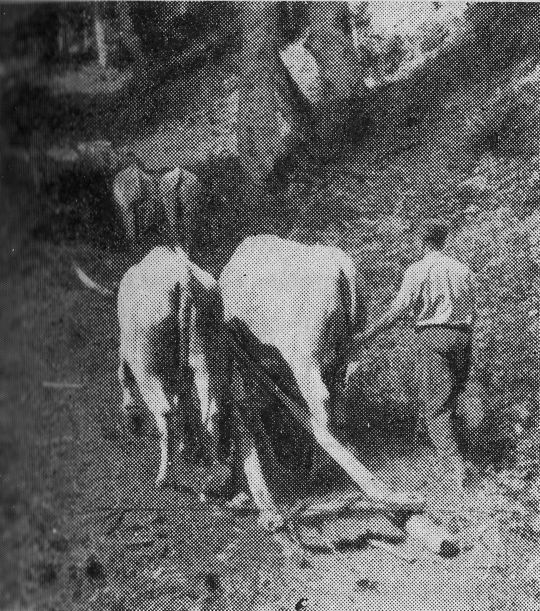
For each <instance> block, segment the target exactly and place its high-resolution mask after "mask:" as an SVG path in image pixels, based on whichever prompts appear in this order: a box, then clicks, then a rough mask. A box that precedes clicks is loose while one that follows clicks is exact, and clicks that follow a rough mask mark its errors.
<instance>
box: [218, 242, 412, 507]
mask: <svg viewBox="0 0 540 611" xmlns="http://www.w3.org/2000/svg"><path fill="white" fill-rule="evenodd" d="M219 288H220V291H221V295H222V298H223V306H224V316H225V322H226V324H228V325H229V326H231V327H232V328H234V329H239V330H240V336H242V335H243V336H244V337H245V338H246V340H245V345H247V346H249V345H250V346H251V348H250V349H251V350H252V351H253V350H254V349H255V350H256V349H257V346H258V347H259V352H260V354H265V353H266V354H268V350H269V349H270V350H271V351H272V350H273V351H274V354H276V353H277V354H279V359H280V360H281V361H282V362H284V363H285V365H286V368H287V369H288V371H289V373H290V379H291V380H292V383H293V386H295V387H296V388H295V389H293V391H292V392H293V393H295V395H296V396H299V397H300V398H301V400H302V401H303V403H304V405H305V406H306V407H307V410H306V411H307V413H308V414H309V415H308V419H309V422H308V423H307V424H308V426H309V428H310V430H311V432H312V434H313V437H314V438H315V440H316V442H317V443H318V445H319V446H320V447H321V448H322V449H323V450H325V452H326V453H327V454H328V455H329V456H330V457H331V458H332V459H333V460H334V461H335V462H336V463H338V464H339V465H340V466H341V467H342V468H343V469H344V470H345V471H346V473H347V474H348V475H349V476H350V478H351V479H352V480H353V481H354V482H355V484H357V485H358V486H359V487H360V488H361V489H362V491H363V492H364V493H366V494H367V495H368V496H369V497H371V498H373V499H377V500H382V501H383V502H386V503H390V504H392V505H394V506H395V507H397V508H411V506H412V507H415V506H417V505H420V504H421V501H420V500H419V499H418V498H416V497H415V496H414V495H409V494H407V493H401V492H393V491H391V490H390V489H389V488H388V487H387V486H386V484H384V483H383V482H382V481H380V480H378V479H377V478H376V477H375V476H374V475H373V474H371V473H370V472H369V471H368V470H367V469H366V468H365V467H364V466H363V465H362V464H361V463H360V462H359V461H358V460H357V459H356V457H355V456H354V455H353V454H352V453H351V452H350V451H349V450H348V449H347V448H345V447H344V446H343V445H342V444H341V443H340V442H339V441H338V440H337V439H335V437H334V436H333V435H332V434H331V433H330V431H329V426H328V420H329V409H330V407H331V402H332V400H334V399H335V395H336V390H337V388H338V387H339V385H340V381H341V382H342V381H343V378H342V373H343V371H344V369H345V367H346V358H347V352H348V345H349V339H350V337H351V335H352V333H353V332H354V331H356V330H357V329H359V328H360V327H362V325H363V322H364V321H363V319H364V316H363V306H362V297H363V295H361V288H360V282H359V281H358V278H357V274H356V269H355V265H354V263H353V261H352V260H351V258H350V257H349V256H348V255H346V254H345V253H344V252H343V251H342V250H340V249H338V248H335V247H328V246H320V245H316V246H306V245H302V244H299V243H297V242H294V241H291V240H285V239H282V238H279V237H277V236H273V235H259V236H252V237H248V238H246V239H245V240H244V241H243V242H242V243H241V244H240V245H239V246H238V248H237V249H236V251H235V252H234V254H233V256H232V258H231V259H230V261H229V262H228V264H227V265H226V266H225V267H224V269H223V271H222V273H221V276H220V278H219ZM254 346H255V348H254ZM256 358H257V357H256ZM260 358H261V357H260V355H259V357H258V359H260ZM263 360H265V362H268V359H264V356H263ZM270 360H271V359H270ZM277 376H278V377H280V378H281V379H283V375H282V374H279V373H278V374H277ZM248 417H249V416H248ZM253 418H254V419H253V420H251V422H252V425H253V422H255V425H254V426H258V425H257V423H256V416H254V417H253ZM245 443H246V442H245ZM244 460H245V462H244V467H245V469H246V474H247V476H248V484H249V487H250V491H251V493H252V495H253V497H254V500H255V502H256V504H257V505H258V506H259V508H261V509H264V511H266V512H267V513H271V512H274V513H276V514H277V510H276V508H275V506H274V503H273V500H272V497H271V495H270V493H269V491H268V488H267V486H266V484H265V482H264V477H263V475H262V471H261V470H260V468H259V467H260V466H259V463H258V461H257V459H256V449H255V447H254V445H253V444H252V445H251V446H249V447H247V446H246V447H245V448H244Z"/></svg>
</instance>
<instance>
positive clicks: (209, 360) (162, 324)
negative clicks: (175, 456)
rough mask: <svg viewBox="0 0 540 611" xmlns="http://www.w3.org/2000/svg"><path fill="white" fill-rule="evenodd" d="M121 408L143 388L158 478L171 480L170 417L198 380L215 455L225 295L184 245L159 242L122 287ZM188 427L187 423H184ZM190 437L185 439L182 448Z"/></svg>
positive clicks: (159, 481) (183, 408)
mask: <svg viewBox="0 0 540 611" xmlns="http://www.w3.org/2000/svg"><path fill="white" fill-rule="evenodd" d="M118 320H119V324H120V366H119V369H118V377H119V380H120V384H121V388H122V395H123V398H122V407H123V409H124V410H128V409H129V407H130V406H131V405H133V403H134V401H135V390H136V389H138V391H139V393H140V395H141V397H142V399H143V400H144V402H145V403H146V405H147V407H148V409H149V410H150V411H151V413H152V414H153V416H154V418H155V420H156V424H157V429H158V432H159V436H160V450H161V459H160V465H159V471H158V475H157V480H156V484H157V485H158V486H160V485H162V484H163V483H164V481H165V479H166V475H167V468H168V464H169V460H170V452H169V450H170V441H171V440H170V434H169V430H168V429H169V426H168V418H169V416H170V415H172V414H174V413H176V412H175V408H176V406H177V405H179V404H180V403H183V405H181V406H180V405H179V407H180V410H179V413H180V412H181V413H182V416H183V417H184V425H187V424H188V423H187V422H185V419H186V409H187V404H188V403H189V399H190V394H191V389H192V387H193V385H194V388H195V390H196V394H197V396H198V399H199V403H200V412H201V419H202V423H203V426H204V429H205V430H206V432H207V433H208V439H209V440H210V444H209V449H210V450H209V454H210V457H211V458H212V460H215V459H216V458H217V443H216V440H217V438H218V437H217V430H216V427H217V419H218V416H219V408H220V405H221V400H222V389H223V383H222V382H223V377H222V376H223V374H224V372H225V368H224V366H223V364H222V362H221V358H220V355H221V351H220V346H221V345H222V342H221V341H220V340H219V334H220V332H221V328H222V326H221V321H222V306H221V297H220V295H219V291H218V287H217V283H216V281H215V279H214V278H213V277H212V276H211V275H210V274H208V273H207V272H205V271H204V270H202V269H200V268H199V267H198V266H197V265H195V264H194V263H192V262H191V261H190V260H189V259H188V257H187V255H186V253H185V252H184V251H183V250H182V249H181V248H179V247H176V248H174V249H173V248H166V247H157V248H154V249H153V250H152V251H150V253H149V254H148V255H146V257H145V258H144V259H143V260H142V261H141V262H140V263H139V264H137V265H134V266H133V267H131V268H130V269H129V270H128V271H127V272H126V274H125V275H124V277H123V278H122V280H121V281H120V285H119V289H118ZM184 430H185V427H184ZM183 449H184V443H180V444H179V450H180V451H182V450H183Z"/></svg>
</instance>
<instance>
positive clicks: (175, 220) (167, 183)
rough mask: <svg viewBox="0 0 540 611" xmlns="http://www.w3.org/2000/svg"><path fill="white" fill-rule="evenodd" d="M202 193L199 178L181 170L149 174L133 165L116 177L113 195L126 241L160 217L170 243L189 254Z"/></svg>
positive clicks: (134, 237)
mask: <svg viewBox="0 0 540 611" xmlns="http://www.w3.org/2000/svg"><path fill="white" fill-rule="evenodd" d="M201 193H202V188H201V184H200V182H199V180H198V178H197V177H196V176H195V175H194V174H192V173H191V172H188V171H187V170H185V169H182V168H174V169H172V170H168V171H161V170H160V171H156V172H151V171H150V170H148V169H147V168H144V169H143V168H142V167H141V164H140V162H138V161H137V162H134V163H132V164H131V165H129V166H128V167H126V168H124V169H123V170H121V171H120V172H118V174H117V175H116V176H115V178H114V181H113V196H114V201H115V204H116V206H117V210H118V215H119V217H120V220H121V223H122V226H123V229H124V231H125V234H126V237H127V239H128V241H129V242H131V243H132V242H134V240H135V239H136V238H138V237H140V236H141V235H142V233H143V232H144V230H145V229H148V227H149V226H150V225H152V224H154V223H159V222H160V221H161V220H162V219H163V218H164V219H165V220H166V221H167V225H168V232H169V241H170V243H171V244H178V243H179V242H181V243H182V244H185V246H186V250H187V251H188V252H190V251H191V246H192V245H191V239H192V232H193V222H194V220H195V217H196V211H197V209H198V205H199V202H200V198H201Z"/></svg>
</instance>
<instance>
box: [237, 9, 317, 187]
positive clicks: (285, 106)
mask: <svg viewBox="0 0 540 611" xmlns="http://www.w3.org/2000/svg"><path fill="white" fill-rule="evenodd" d="M242 36H243V39H242V58H241V60H242V74H241V81H240V95H239V106H238V127H237V133H238V151H239V155H240V162H241V164H242V166H243V168H244V170H245V171H246V172H247V174H248V176H249V177H250V178H251V180H252V181H253V183H254V184H257V185H264V184H266V183H267V181H268V180H270V179H271V178H273V177H274V176H275V174H276V171H277V170H278V166H279V167H281V166H280V161H282V160H284V159H285V158H287V156H288V155H290V154H291V153H292V151H293V150H294V148H295V145H296V144H297V142H298V140H299V139H300V138H301V137H302V132H303V131H305V129H306V126H305V124H304V123H305V121H303V118H302V116H301V112H299V110H298V108H295V101H294V99H293V95H292V91H291V89H290V82H289V80H288V75H287V73H286V71H285V68H284V66H283V64H282V63H281V59H280V57H279V52H278V6H277V3H275V2H246V3H242Z"/></svg>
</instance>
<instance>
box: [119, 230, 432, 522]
mask: <svg viewBox="0 0 540 611" xmlns="http://www.w3.org/2000/svg"><path fill="white" fill-rule="evenodd" d="M362 293H363V287H362V283H361V282H360V279H359V277H358V275H357V271H356V268H355V264H354V262H353V261H352V259H351V258H350V257H349V256H348V255H347V254H346V253H344V252H343V251H342V250H340V249H339V248H335V247H329V246H322V245H311V246H308V245H304V244H300V243H298V242H295V241H292V240H288V239H282V238H280V237H277V236H274V235H257V236H251V237H248V238H246V239H244V240H243V242H242V243H241V244H240V245H239V246H238V247H237V249H236V251H235V252H234V254H233V255H232V258H231V259H230V261H229V262H228V263H227V264H226V265H225V267H224V268H223V270H222V272H221V274H220V276H219V279H218V280H216V279H215V278H214V277H213V276H212V275H211V274H209V273H208V272H206V271H204V270H203V269H201V268H200V267H199V266H197V265H195V264H194V263H193V262H192V261H191V260H190V259H189V257H188V256H187V254H186V253H185V252H184V250H182V249H181V248H180V247H174V248H171V247H157V248H154V249H153V250H152V251H150V253H149V254H147V255H146V256H145V257H144V258H143V259H142V261H141V262H140V263H138V264H137V265H134V266H133V267H131V268H130V269H129V270H128V271H127V272H126V274H125V275H124V277H123V278H122V280H121V282H120V285H119V289H118V319H119V325H120V365H119V369H118V376H119V381H120V385H121V388H122V394H123V399H122V407H123V409H124V410H126V411H127V412H129V410H130V408H131V406H133V405H134V404H135V403H136V402H137V397H138V395H140V397H142V399H143V401H144V403H145V404H146V406H147V408H148V409H149V410H150V412H151V413H152V414H153V416H154V418H155V421H156V424H157V429H158V431H159V444H160V463H159V470H158V474H157V480H156V483H157V485H158V486H161V485H163V484H164V483H165V482H166V480H167V478H168V470H169V466H170V460H171V453H172V445H171V444H172V439H171V437H172V435H171V430H170V429H171V426H170V423H171V422H173V420H174V419H173V417H172V416H173V414H176V416H177V418H176V420H174V421H175V422H176V423H179V426H178V427H174V428H175V429H176V428H178V430H179V431H178V432H180V431H182V430H184V431H186V430H188V429H189V427H186V426H182V424H181V422H182V415H186V414H187V413H188V412H189V411H190V409H188V403H190V402H191V403H192V404H193V402H192V398H194V397H196V401H197V402H198V405H199V407H200V423H202V427H201V430H202V431H203V436H204V438H205V443H204V447H205V449H206V452H207V455H208V457H209V458H210V460H211V461H218V460H219V459H220V447H221V445H220V439H221V438H222V435H220V426H221V423H222V422H223V421H224V420H223V416H224V412H227V417H228V422H229V423H230V422H232V423H233V427H234V429H235V430H234V431H233V436H234V437H233V438H234V439H235V440H236V442H235V443H234V444H232V445H233V446H234V448H235V452H236V454H237V459H238V461H239V464H240V465H242V468H243V471H244V473H245V476H246V480H247V484H248V488H249V492H250V493H251V495H252V497H253V501H254V502H255V504H256V506H257V508H258V510H259V524H260V525H261V526H263V527H264V528H267V529H275V528H277V527H279V526H280V525H281V524H282V516H281V514H280V512H279V510H278V508H277V506H276V504H275V502H274V499H273V495H272V494H271V492H270V490H269V487H268V485H267V483H266V481H265V477H264V475H263V469H262V465H261V461H260V459H259V454H258V452H257V440H258V439H259V438H260V436H259V433H260V432H261V430H262V428H263V427H262V421H261V419H260V414H259V413H258V407H257V405H254V406H253V408H252V409H250V407H249V405H248V406H247V408H246V406H245V405H244V406H243V408H242V409H239V407H238V405H235V402H234V401H231V400H229V394H230V393H229V391H230V388H231V375H232V374H231V372H232V370H233V363H234V360H235V354H234V350H231V338H233V343H234V345H236V346H239V347H240V350H246V351H247V352H248V353H250V354H251V356H253V357H254V359H255V361H258V363H259V365H261V366H262V367H263V368H265V367H266V369H267V373H268V376H269V377H270V378H272V379H274V380H276V379H277V382H278V385H279V384H282V385H285V386H288V387H289V388H290V389H292V390H290V393H292V394H291V396H294V397H295V401H296V402H297V403H299V404H301V406H302V409H303V413H305V415H306V420H307V421H306V422H304V426H305V428H307V429H308V430H309V431H310V433H311V436H312V439H314V440H315V442H316V443H315V447H316V448H317V447H318V450H319V452H322V453H323V454H327V455H328V456H329V457H331V458H332V459H333V460H334V461H335V462H336V463H337V464H338V465H340V467H342V468H343V469H344V470H345V472H346V473H347V474H348V476H349V477H350V478H351V479H352V481H353V482H354V483H355V484H356V485H357V486H358V487H359V488H360V489H361V490H362V491H363V492H364V493H365V494H366V496H368V497H369V498H372V499H374V500H376V501H377V502H380V501H383V502H385V503H387V504H388V505H391V506H393V507H395V508H397V509H402V508H403V509H404V508H410V507H411V506H418V504H420V503H421V500H420V499H418V498H417V497H416V495H414V494H411V493H409V492H400V491H393V490H391V489H390V488H389V487H388V486H387V485H386V484H385V483H384V482H382V481H381V480H379V479H378V478H376V477H375V476H374V475H373V474H372V473H370V472H369V471H368V470H367V469H366V468H365V467H364V466H363V465H362V464H361V463H360V462H359V461H358V459H357V458H356V457H355V456H354V454H353V453H352V452H351V451H350V450H349V449H348V448H346V447H345V446H344V445H343V444H342V443H341V442H339V441H338V440H337V439H336V438H335V436H334V435H333V434H332V433H331V431H330V428H329V414H330V411H331V408H332V405H333V402H334V400H335V398H336V395H337V393H338V389H339V388H340V387H342V385H343V376H344V372H345V371H346V369H347V365H348V364H347V355H348V352H349V346H350V339H351V337H352V335H353V334H354V333H355V332H356V331H358V330H359V329H361V327H362V326H363V324H364V306H363V302H364V295H363V294H362ZM272 363H274V364H275V363H279V365H278V368H279V369H280V371H273V372H272V371H271V368H272ZM237 369H239V370H240V369H241V368H237ZM247 373H248V374H249V372H247ZM248 379H249V378H248ZM247 385H248V386H249V382H248V383H247ZM197 413H198V410H197ZM198 415H199V413H198ZM178 418H179V419H178ZM187 441H188V440H187V439H185V438H184V439H182V441H181V442H180V443H177V446H176V447H177V449H178V447H180V449H182V448H183V447H185V443H186V442H187Z"/></svg>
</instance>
